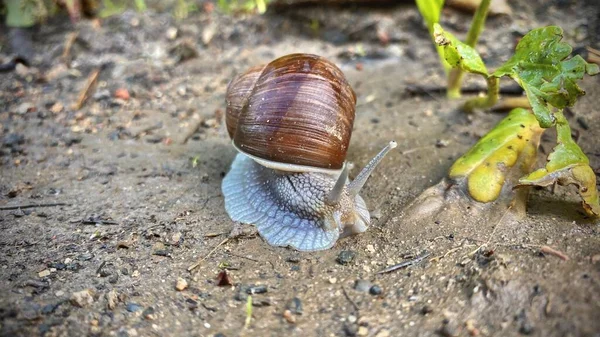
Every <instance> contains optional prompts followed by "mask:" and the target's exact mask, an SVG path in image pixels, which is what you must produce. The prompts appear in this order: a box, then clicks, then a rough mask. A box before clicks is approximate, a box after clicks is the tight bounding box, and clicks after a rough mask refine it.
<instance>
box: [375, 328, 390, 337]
mask: <svg viewBox="0 0 600 337" xmlns="http://www.w3.org/2000/svg"><path fill="white" fill-rule="evenodd" d="M375 337H390V331H389V330H381V331H379V332H378V333H377V334H376V335H375Z"/></svg>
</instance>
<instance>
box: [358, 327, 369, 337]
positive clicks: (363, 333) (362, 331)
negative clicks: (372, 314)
mask: <svg viewBox="0 0 600 337" xmlns="http://www.w3.org/2000/svg"><path fill="white" fill-rule="evenodd" d="M356 334H357V335H358V336H361V337H364V336H367V335H369V329H368V328H367V327H366V326H359V327H358V331H357V332H356Z"/></svg>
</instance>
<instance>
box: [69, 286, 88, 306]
mask: <svg viewBox="0 0 600 337" xmlns="http://www.w3.org/2000/svg"><path fill="white" fill-rule="evenodd" d="M70 301H71V304H73V305H74V306H77V307H80V308H83V307H85V306H87V305H90V304H92V303H94V297H93V296H92V291H91V290H90V289H85V290H82V291H78V292H74V293H73V294H72V295H71V298H70Z"/></svg>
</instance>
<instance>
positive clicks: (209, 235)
mask: <svg viewBox="0 0 600 337" xmlns="http://www.w3.org/2000/svg"><path fill="white" fill-rule="evenodd" d="M225 234H229V232H222V233H208V234H204V237H205V238H214V237H216V236H221V235H225Z"/></svg>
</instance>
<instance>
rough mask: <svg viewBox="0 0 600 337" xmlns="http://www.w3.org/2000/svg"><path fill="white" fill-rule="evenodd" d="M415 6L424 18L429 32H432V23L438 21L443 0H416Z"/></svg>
mask: <svg viewBox="0 0 600 337" xmlns="http://www.w3.org/2000/svg"><path fill="white" fill-rule="evenodd" d="M417 7H418V8H419V12H420V13H421V15H422V16H423V19H425V23H426V24H427V28H428V29H429V31H430V32H433V25H434V24H436V23H438V22H440V13H441V12H442V7H444V0H417Z"/></svg>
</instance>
